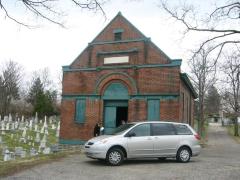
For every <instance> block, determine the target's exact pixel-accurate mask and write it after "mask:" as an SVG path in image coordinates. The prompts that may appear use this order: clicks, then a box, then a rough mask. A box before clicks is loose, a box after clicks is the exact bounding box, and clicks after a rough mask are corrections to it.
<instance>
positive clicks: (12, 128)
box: [11, 122, 15, 130]
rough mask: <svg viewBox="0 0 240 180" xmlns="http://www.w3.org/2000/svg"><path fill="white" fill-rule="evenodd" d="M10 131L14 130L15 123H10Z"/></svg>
mask: <svg viewBox="0 0 240 180" xmlns="http://www.w3.org/2000/svg"><path fill="white" fill-rule="evenodd" d="M11 130H15V123H14V122H12V124H11Z"/></svg>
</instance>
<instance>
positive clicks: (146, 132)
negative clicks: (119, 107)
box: [84, 121, 201, 166]
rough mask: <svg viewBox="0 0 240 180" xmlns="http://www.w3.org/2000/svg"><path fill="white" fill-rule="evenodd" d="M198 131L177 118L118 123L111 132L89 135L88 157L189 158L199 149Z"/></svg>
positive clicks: (114, 161)
mask: <svg viewBox="0 0 240 180" xmlns="http://www.w3.org/2000/svg"><path fill="white" fill-rule="evenodd" d="M199 140H200V137H199V135H198V134H197V133H196V132H195V131H194V130H193V129H192V128H191V126H189V125H188V124H183V123H174V122H163V121H161V122H159V121H147V122H135V123H134V122H133V123H127V124H124V125H121V126H119V127H118V128H117V129H116V131H115V132H114V133H113V134H112V135H102V136H98V137H95V138H92V139H90V140H89V141H87V142H86V144H85V145H84V150H85V154H86V155H87V157H90V158H93V159H99V160H106V161H107V162H108V163H109V164H110V165H114V166H116V165H120V164H121V163H122V162H123V161H124V159H134V158H159V159H161V160H164V159H166V158H176V159H177V160H178V161H180V162H184V163H185V162H188V161H189V160H190V158H191V156H197V155H199V153H200V149H201V146H200V145H199Z"/></svg>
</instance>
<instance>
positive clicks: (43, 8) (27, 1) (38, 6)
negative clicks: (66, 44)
mask: <svg viewBox="0 0 240 180" xmlns="http://www.w3.org/2000/svg"><path fill="white" fill-rule="evenodd" d="M67 1H69V2H71V3H72V4H74V5H76V6H77V7H79V8H81V9H87V10H90V11H94V12H97V11H100V12H102V14H103V15H104V16H105V12H104V10H103V8H102V5H103V4H104V3H105V2H106V0H67ZM67 1H64V2H65V3H66V2H67ZM10 3H15V4H17V7H19V8H25V9H26V12H30V13H32V14H33V15H36V16H37V17H40V18H42V19H44V20H47V21H49V22H51V23H54V24H57V25H59V26H61V27H64V25H63V22H61V21H59V20H57V19H58V18H59V17H62V15H63V14H64V13H63V11H62V10H59V9H58V8H56V7H57V5H58V4H59V3H60V0H15V1H14V0H12V1H11V2H10V1H9V0H0V10H2V11H3V12H4V13H5V16H6V17H7V18H9V19H11V20H13V21H14V22H16V23H18V24H20V25H23V26H26V27H31V26H30V25H29V24H27V23H25V22H23V21H22V20H21V19H18V18H17V17H14V15H12V14H11V13H10V12H9V9H8V6H7V5H8V4H10Z"/></svg>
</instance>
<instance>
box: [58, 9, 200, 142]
mask: <svg viewBox="0 0 240 180" xmlns="http://www.w3.org/2000/svg"><path fill="white" fill-rule="evenodd" d="M180 67H181V59H170V58H169V57H168V56H167V55H166V54H165V53H164V52H162V51H161V49H159V48H158V47H157V46H156V45H155V44H154V43H153V42H152V41H151V39H150V38H147V37H146V36H145V35H143V34H142V33H141V32H140V31H139V30H138V29H137V28H136V27H135V26H134V25H132V24H131V23H130V22H129V21H128V20H127V19H126V18H125V17H123V16H122V14H121V13H118V14H117V16H116V17H115V18H113V20H112V21H111V22H110V23H109V24H108V25H107V26H106V27H105V28H104V29H103V30H102V31H101V32H100V33H99V34H98V35H97V37H96V38H95V39H94V40H93V41H92V42H90V43H89V44H88V46H87V47H86V48H85V49H84V50H83V51H82V53H81V54H80V55H79V56H78V57H77V58H76V59H75V60H74V61H73V62H72V63H71V64H70V65H69V66H63V92H62V107H61V128H60V143H66V144H82V143H84V142H85V141H86V140H88V139H89V138H91V137H92V136H93V129H94V126H95V124H96V123H97V122H99V123H102V124H103V126H104V128H105V133H109V132H111V131H112V130H113V129H114V128H116V127H117V126H119V125H120V124H121V121H122V120H124V121H126V122H132V121H146V120H157V121H176V122H184V123H189V124H190V125H192V126H193V103H194V99H195V98H196V93H195V91H194V89H193V86H192V85H191V82H190V81H189V79H188V76H187V75H186V74H185V73H181V69H180Z"/></svg>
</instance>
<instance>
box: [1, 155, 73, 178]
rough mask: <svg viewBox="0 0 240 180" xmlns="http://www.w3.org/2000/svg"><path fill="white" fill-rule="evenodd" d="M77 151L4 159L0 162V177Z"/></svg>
mask: <svg viewBox="0 0 240 180" xmlns="http://www.w3.org/2000/svg"><path fill="white" fill-rule="evenodd" d="M73 153H77V152H58V153H53V154H48V155H38V156H34V157H27V158H21V159H17V160H15V161H6V162H1V163H0V177H4V176H8V175H11V174H14V173H17V172H19V171H21V170H24V169H29V168H32V167H33V166H36V165H39V164H43V163H49V162H52V161H56V160H59V159H61V158H64V157H66V156H67V155H69V154H73Z"/></svg>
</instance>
